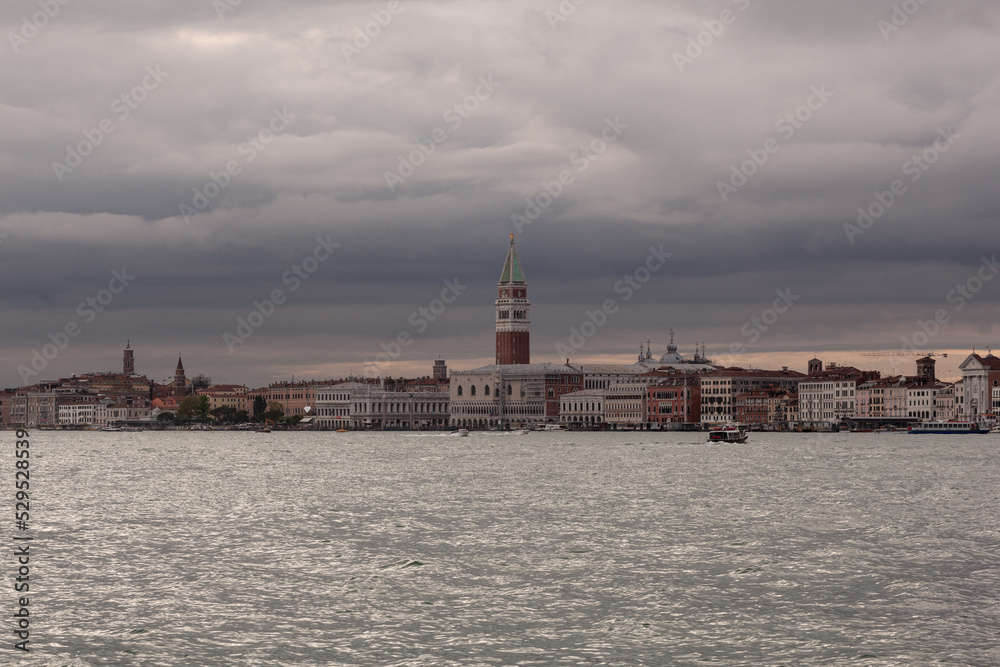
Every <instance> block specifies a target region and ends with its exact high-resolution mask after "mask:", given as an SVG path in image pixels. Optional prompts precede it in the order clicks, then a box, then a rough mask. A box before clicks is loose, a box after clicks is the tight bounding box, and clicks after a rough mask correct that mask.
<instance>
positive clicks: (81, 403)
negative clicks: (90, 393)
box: [58, 397, 98, 426]
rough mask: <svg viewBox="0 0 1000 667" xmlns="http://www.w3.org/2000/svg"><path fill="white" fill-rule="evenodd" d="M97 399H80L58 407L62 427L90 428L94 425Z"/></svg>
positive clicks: (59, 421)
mask: <svg viewBox="0 0 1000 667" xmlns="http://www.w3.org/2000/svg"><path fill="white" fill-rule="evenodd" d="M97 401H98V399H97V397H89V398H85V397H80V398H77V399H75V400H73V401H71V402H67V403H62V404H60V405H59V406H58V411H59V418H58V423H59V425H60V426H89V425H92V424H93V423H94V407H95V406H96V405H97Z"/></svg>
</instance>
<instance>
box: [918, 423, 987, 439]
mask: <svg viewBox="0 0 1000 667" xmlns="http://www.w3.org/2000/svg"><path fill="white" fill-rule="evenodd" d="M906 432H907V433H911V434H914V435H969V434H973V433H989V432H990V430H989V429H988V428H984V427H983V426H981V425H980V424H979V423H977V422H970V421H962V420H958V419H952V420H948V421H926V422H921V423H919V424H911V425H910V427H909V428H907V429H906Z"/></svg>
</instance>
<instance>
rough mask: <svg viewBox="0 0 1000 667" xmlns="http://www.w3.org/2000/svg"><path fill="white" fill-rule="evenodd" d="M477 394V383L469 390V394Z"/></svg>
mask: <svg viewBox="0 0 1000 667" xmlns="http://www.w3.org/2000/svg"><path fill="white" fill-rule="evenodd" d="M475 395H476V385H472V391H470V392H469V396H475Z"/></svg>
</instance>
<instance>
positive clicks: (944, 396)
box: [934, 382, 958, 421]
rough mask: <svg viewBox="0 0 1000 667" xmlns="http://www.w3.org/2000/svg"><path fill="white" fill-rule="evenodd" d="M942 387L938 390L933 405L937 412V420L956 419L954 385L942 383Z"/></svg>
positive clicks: (956, 406)
mask: <svg viewBox="0 0 1000 667" xmlns="http://www.w3.org/2000/svg"><path fill="white" fill-rule="evenodd" d="M943 384H944V386H943V387H941V388H940V389H938V392H937V395H936V396H935V397H934V405H935V409H936V411H937V419H942V420H945V421H947V420H949V419H957V418H958V409H957V408H958V405H957V403H956V401H955V398H956V388H955V385H954V384H949V383H947V382H945V383H943Z"/></svg>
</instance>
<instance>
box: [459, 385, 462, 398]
mask: <svg viewBox="0 0 1000 667" xmlns="http://www.w3.org/2000/svg"><path fill="white" fill-rule="evenodd" d="M458 395H459V396H461V395H462V385H458Z"/></svg>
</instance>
